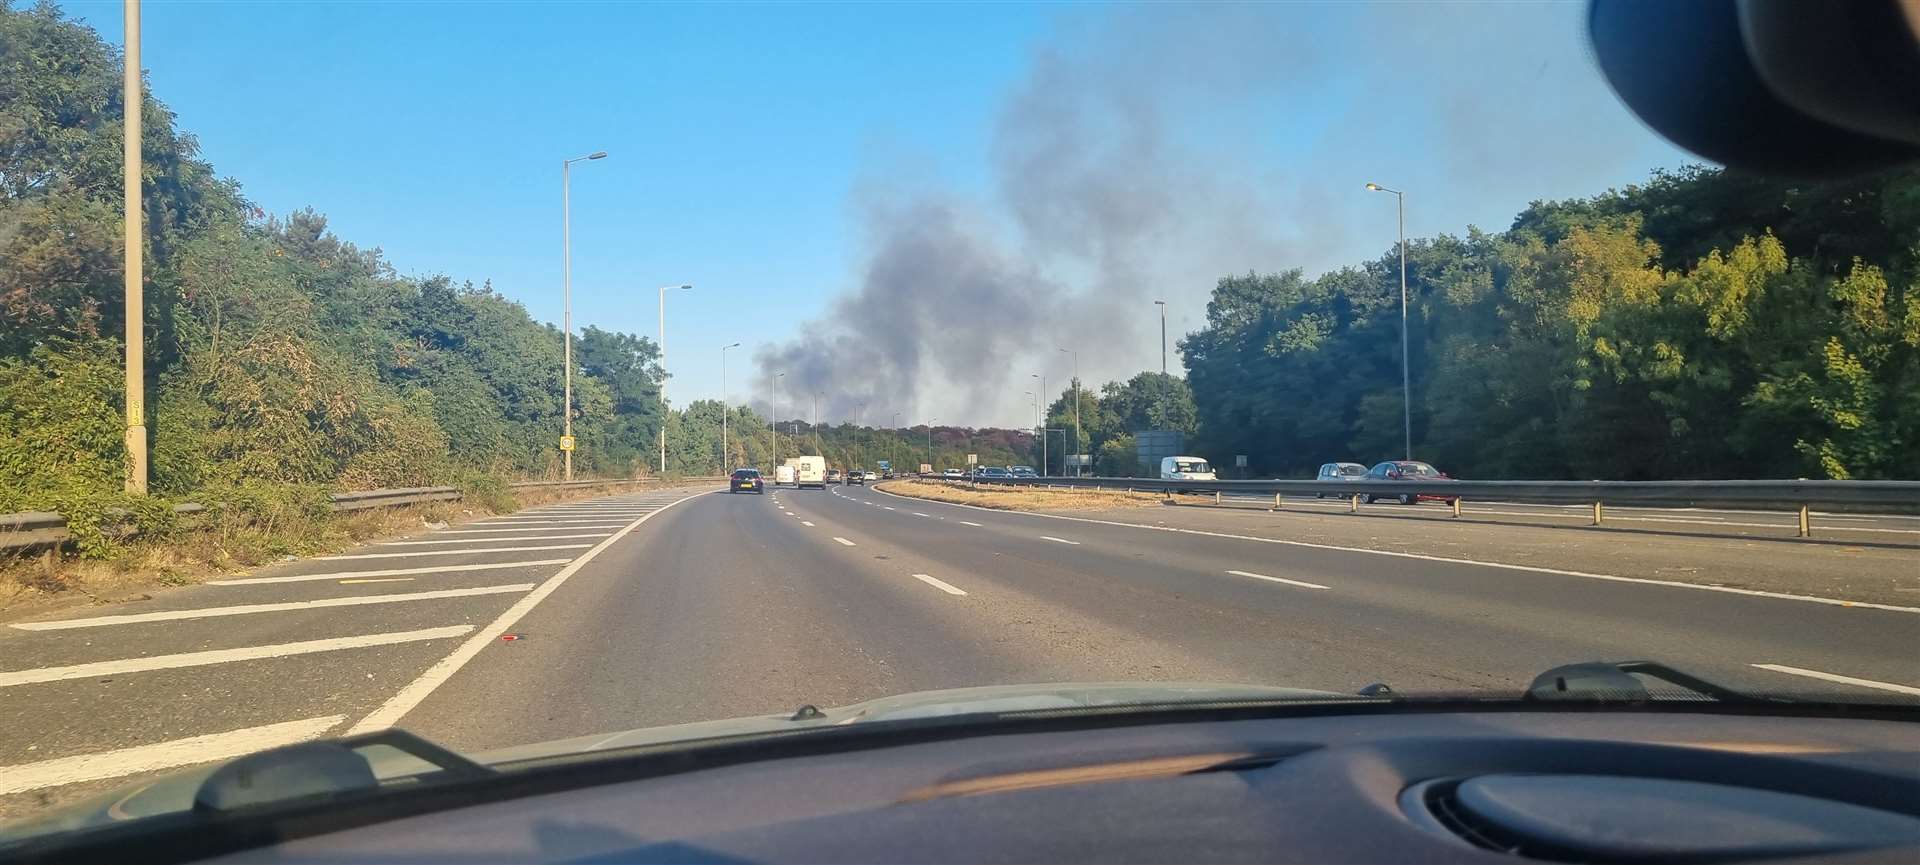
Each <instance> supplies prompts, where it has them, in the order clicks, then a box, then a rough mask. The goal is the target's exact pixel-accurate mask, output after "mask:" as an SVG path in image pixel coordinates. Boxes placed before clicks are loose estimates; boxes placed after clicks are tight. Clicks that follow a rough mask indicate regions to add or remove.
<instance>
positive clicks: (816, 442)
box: [813, 390, 827, 459]
mask: <svg viewBox="0 0 1920 865" xmlns="http://www.w3.org/2000/svg"><path fill="white" fill-rule="evenodd" d="M813 452H814V453H816V454H819V455H820V456H821V458H822V459H824V458H825V457H826V455H827V452H826V451H823V450H821V449H820V392H819V391H817V390H816V391H814V392H813Z"/></svg>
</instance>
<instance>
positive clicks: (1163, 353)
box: [1153, 300, 1167, 375]
mask: <svg viewBox="0 0 1920 865" xmlns="http://www.w3.org/2000/svg"><path fill="white" fill-rule="evenodd" d="M1153 305H1154V306H1157V307H1160V374H1161V375H1166V374H1167V302H1166V301H1164V300H1156V301H1154V302H1153Z"/></svg>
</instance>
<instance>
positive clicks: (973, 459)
mask: <svg viewBox="0 0 1920 865" xmlns="http://www.w3.org/2000/svg"><path fill="white" fill-rule="evenodd" d="M979 464H980V455H979V454H967V465H970V466H973V465H979Z"/></svg>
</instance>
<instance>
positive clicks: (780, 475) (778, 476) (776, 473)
mask: <svg viewBox="0 0 1920 865" xmlns="http://www.w3.org/2000/svg"><path fill="white" fill-rule="evenodd" d="M793 478H794V474H793V466H792V465H791V464H790V461H789V462H787V463H781V464H780V465H777V466H774V468H773V485H774V486H776V487H777V486H780V485H781V484H786V485H787V486H793Z"/></svg>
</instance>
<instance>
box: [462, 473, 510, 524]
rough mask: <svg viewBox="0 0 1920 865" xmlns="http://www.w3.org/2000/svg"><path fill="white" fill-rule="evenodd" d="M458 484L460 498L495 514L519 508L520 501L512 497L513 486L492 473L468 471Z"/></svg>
mask: <svg viewBox="0 0 1920 865" xmlns="http://www.w3.org/2000/svg"><path fill="white" fill-rule="evenodd" d="M459 485H460V496H461V498H463V499H464V500H465V501H467V502H469V503H472V504H477V505H480V506H482V507H485V508H486V509H487V510H490V511H493V512H494V513H496V514H506V513H512V512H514V511H517V510H519V509H520V501H519V500H518V499H516V498H515V497H514V495H513V487H510V486H508V485H507V482H506V481H503V480H501V479H500V478H498V477H496V476H494V475H485V474H478V473H468V474H466V475H464V476H462V477H461V478H460V484H459Z"/></svg>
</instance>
